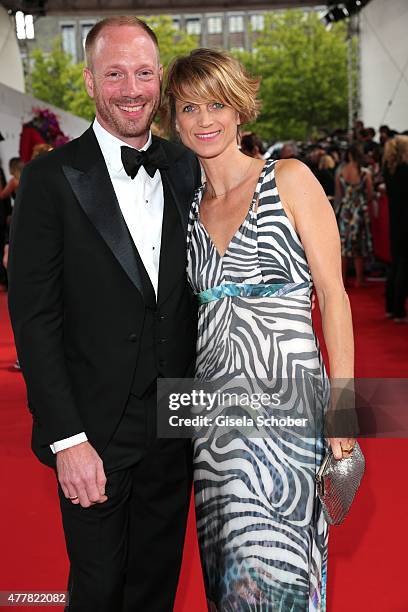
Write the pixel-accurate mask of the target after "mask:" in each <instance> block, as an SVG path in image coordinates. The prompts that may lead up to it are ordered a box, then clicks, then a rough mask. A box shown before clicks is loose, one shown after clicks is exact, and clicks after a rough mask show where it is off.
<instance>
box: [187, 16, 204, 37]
mask: <svg viewBox="0 0 408 612" xmlns="http://www.w3.org/2000/svg"><path fill="white" fill-rule="evenodd" d="M186 30H187V34H201V21H200V19H197V18H193V19H186Z"/></svg>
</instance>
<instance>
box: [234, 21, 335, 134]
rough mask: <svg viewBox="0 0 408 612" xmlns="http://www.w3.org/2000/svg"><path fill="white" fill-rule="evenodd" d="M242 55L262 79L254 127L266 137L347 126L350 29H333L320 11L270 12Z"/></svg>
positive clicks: (310, 132) (253, 71)
mask: <svg viewBox="0 0 408 612" xmlns="http://www.w3.org/2000/svg"><path fill="white" fill-rule="evenodd" d="M238 55H239V58H240V59H241V60H242V61H243V63H244V64H245V65H246V67H247V68H248V70H249V71H250V72H251V73H252V74H257V75H259V76H260V77H261V86H260V98H261V100H262V109H261V113H260V116H259V118H258V120H257V122H256V125H253V126H250V127H251V128H252V129H255V130H256V131H257V132H258V133H259V134H260V135H261V136H262V137H263V138H265V139H267V140H272V139H273V140H279V139H289V138H293V139H299V140H303V139H305V138H307V137H310V136H312V135H313V134H314V133H316V132H317V131H318V130H319V128H322V127H327V128H329V129H331V128H336V127H343V126H345V125H347V30H346V24H345V23H337V24H334V25H333V27H332V28H331V30H330V31H328V30H327V29H326V28H325V26H324V25H323V24H322V22H321V21H320V19H319V17H318V15H317V13H316V12H315V11H309V12H303V11H301V10H287V11H279V12H275V13H268V14H266V15H265V27H264V30H263V32H262V33H261V34H260V35H259V36H258V38H257V40H256V41H255V43H254V50H253V52H252V53H248V52H243V53H242V52H241V53H240V54H238Z"/></svg>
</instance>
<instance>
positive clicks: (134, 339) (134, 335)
mask: <svg viewBox="0 0 408 612" xmlns="http://www.w3.org/2000/svg"><path fill="white" fill-rule="evenodd" d="M129 341H130V342H137V334H130V336H129Z"/></svg>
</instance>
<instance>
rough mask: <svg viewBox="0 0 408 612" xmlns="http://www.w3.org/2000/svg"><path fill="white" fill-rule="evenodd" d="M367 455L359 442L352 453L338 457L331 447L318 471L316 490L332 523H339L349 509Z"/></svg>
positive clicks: (361, 475) (330, 523) (327, 517)
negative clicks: (341, 457) (344, 456)
mask: <svg viewBox="0 0 408 612" xmlns="http://www.w3.org/2000/svg"><path fill="white" fill-rule="evenodd" d="M364 469H365V459H364V455H363V453H362V451H361V448H360V445H359V444H358V442H356V443H355V445H354V448H353V451H352V453H351V454H350V457H346V458H344V459H339V460H337V459H335V458H334V456H333V453H332V451H331V449H329V451H328V453H327V455H326V456H325V458H324V459H323V461H322V464H321V466H320V468H319V471H318V472H317V474H316V484H317V494H318V496H319V499H320V501H321V503H322V507H323V512H324V515H325V517H326V521H327V522H328V523H329V525H340V524H341V523H342V522H343V521H344V519H345V517H346V515H347V512H348V511H349V509H350V506H351V503H352V501H353V499H354V496H355V494H356V492H357V489H358V487H359V486H360V482H361V479H362V477H363V474H364Z"/></svg>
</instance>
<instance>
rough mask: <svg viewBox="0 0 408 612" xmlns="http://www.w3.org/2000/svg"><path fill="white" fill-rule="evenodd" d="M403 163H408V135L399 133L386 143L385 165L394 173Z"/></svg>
mask: <svg viewBox="0 0 408 612" xmlns="http://www.w3.org/2000/svg"><path fill="white" fill-rule="evenodd" d="M401 164H408V136H402V135H399V134H398V135H397V136H394V138H390V139H389V140H387V142H386V143H385V147H384V165H386V166H387V168H388V170H389V171H390V172H391V174H394V173H395V170H396V169H397V166H400V165H401Z"/></svg>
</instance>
